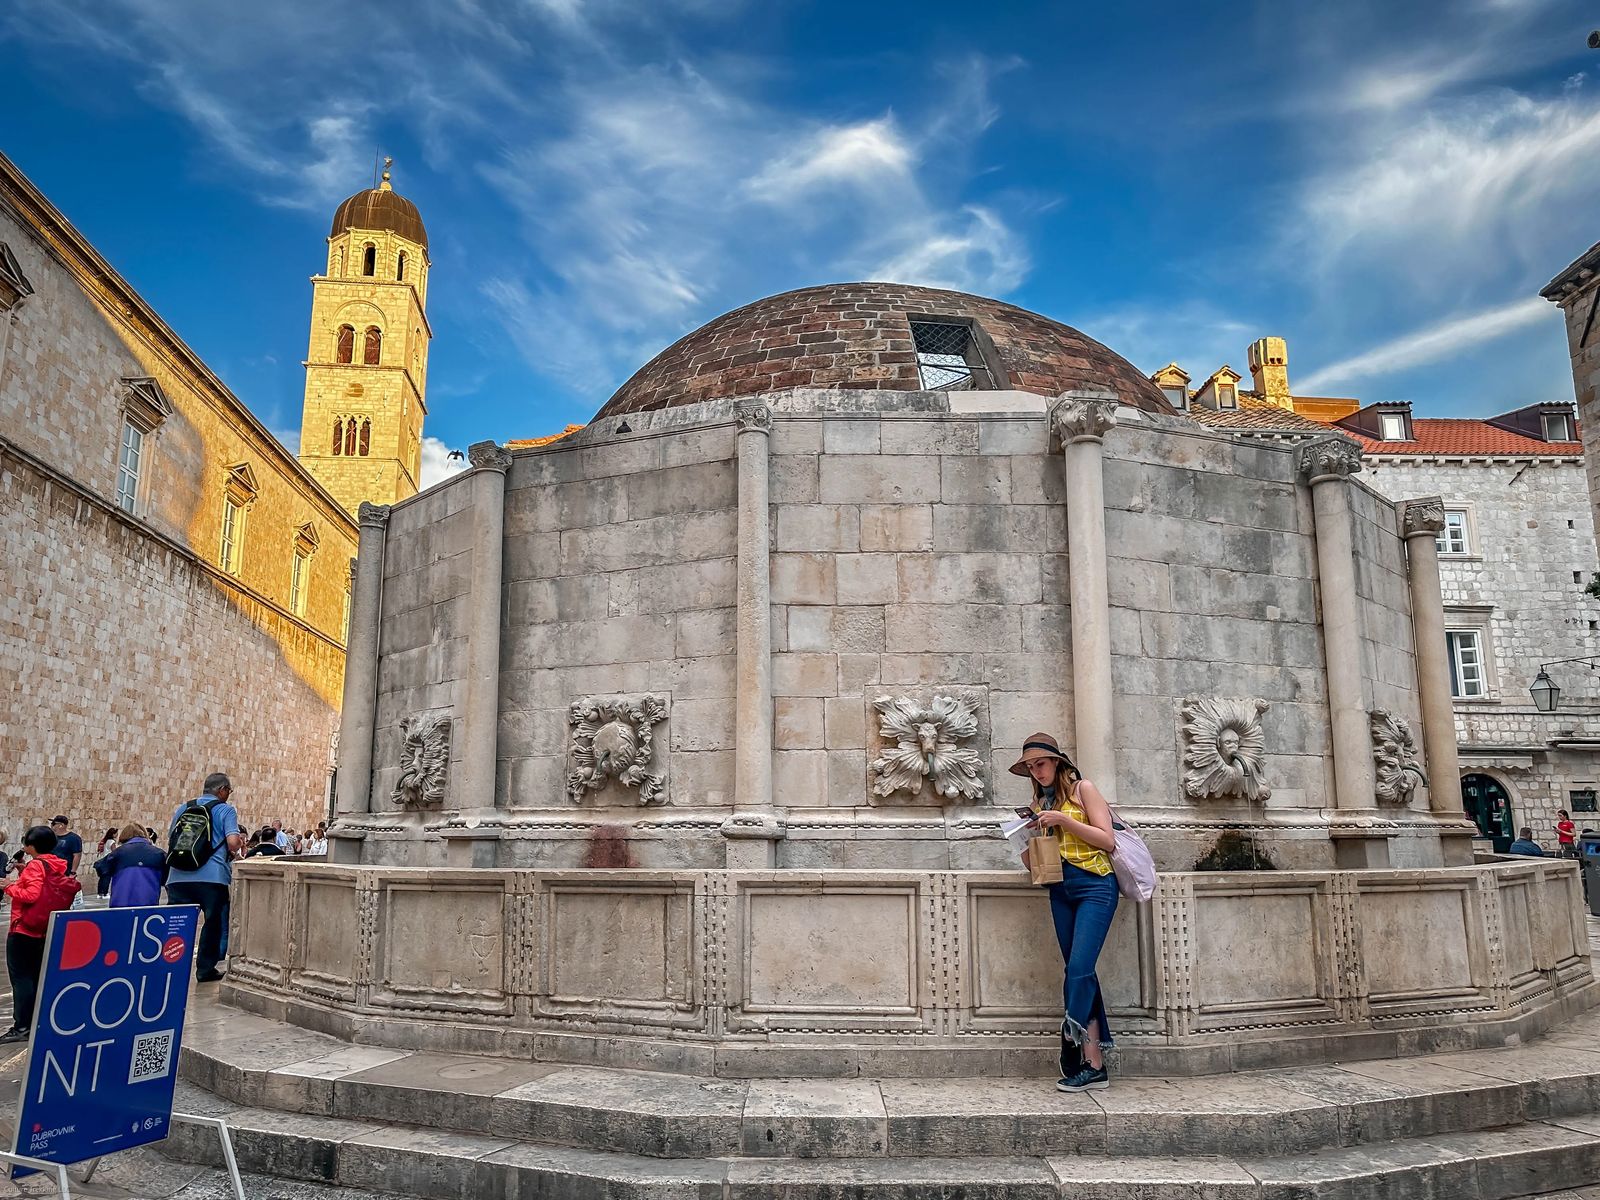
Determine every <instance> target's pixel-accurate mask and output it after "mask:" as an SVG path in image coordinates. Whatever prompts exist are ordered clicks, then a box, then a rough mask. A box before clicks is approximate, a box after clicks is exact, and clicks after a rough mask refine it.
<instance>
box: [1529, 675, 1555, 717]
mask: <svg viewBox="0 0 1600 1200" xmlns="http://www.w3.org/2000/svg"><path fill="white" fill-rule="evenodd" d="M1528 690H1529V691H1530V692H1532V693H1533V706H1534V707H1535V708H1537V709H1538V710H1539V711H1540V712H1555V710H1556V702H1557V701H1559V700H1560V699H1561V689H1560V688H1558V687H1557V686H1556V685H1555V682H1554V681H1553V680H1552V679H1551V678H1550V676H1548V675H1546V674H1545V673H1544V667H1543V666H1541V667H1540V668H1539V673H1538V674H1537V675H1535V676H1534V679H1533V686H1532V687H1530V688H1529V689H1528Z"/></svg>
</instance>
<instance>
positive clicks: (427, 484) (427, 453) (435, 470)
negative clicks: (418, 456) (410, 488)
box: [418, 437, 467, 491]
mask: <svg viewBox="0 0 1600 1200" xmlns="http://www.w3.org/2000/svg"><path fill="white" fill-rule="evenodd" d="M450 454H451V447H450V446H447V445H446V444H445V443H444V442H442V441H440V440H439V439H438V438H436V437H424V438H423V439H422V478H421V480H420V481H419V483H418V486H419V488H420V490H422V491H427V490H428V489H429V488H431V487H432V486H433V485H434V484H436V483H440V482H442V481H444V480H446V479H449V478H450V476H452V475H459V474H460V473H461V472H462V471H465V470H466V469H467V463H466V460H465V458H451V457H450Z"/></svg>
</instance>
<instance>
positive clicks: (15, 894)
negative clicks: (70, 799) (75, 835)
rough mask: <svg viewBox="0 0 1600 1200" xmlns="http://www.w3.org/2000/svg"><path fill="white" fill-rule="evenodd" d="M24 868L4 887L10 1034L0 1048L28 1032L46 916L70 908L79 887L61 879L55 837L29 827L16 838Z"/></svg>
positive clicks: (63, 871) (63, 868)
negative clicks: (8, 911)
mask: <svg viewBox="0 0 1600 1200" xmlns="http://www.w3.org/2000/svg"><path fill="white" fill-rule="evenodd" d="M22 849H23V853H24V854H26V855H27V858H28V861H27V865H25V866H24V867H23V868H22V873H21V874H20V875H18V876H17V879H16V882H14V883H8V884H7V885H6V887H5V894H6V896H7V897H9V898H10V900H11V926H10V930H9V932H8V933H7V934H6V974H7V975H9V976H10V977H11V1028H10V1029H8V1030H6V1031H5V1032H4V1033H0V1045H4V1044H8V1043H11V1042H25V1041H27V1040H28V1031H29V1029H31V1028H32V1027H33V1004H34V1000H35V999H36V998H37V997H38V994H39V976H40V974H41V973H42V972H43V971H44V935H45V933H46V932H47V931H48V929H49V927H50V914H51V913H53V912H60V911H61V910H62V909H64V908H71V907H72V902H73V901H74V900H75V899H77V896H78V889H79V886H80V885H79V883H78V881H77V880H76V879H74V878H73V877H72V876H71V875H69V874H67V860H66V859H64V858H59V857H57V856H56V854H55V849H56V835H55V831H54V830H52V829H50V828H49V827H48V826H46V825H35V826H34V827H33V828H32V829H30V830H28V832H27V833H26V834H24V835H23V838H22Z"/></svg>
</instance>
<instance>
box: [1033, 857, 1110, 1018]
mask: <svg viewBox="0 0 1600 1200" xmlns="http://www.w3.org/2000/svg"><path fill="white" fill-rule="evenodd" d="M1061 874H1062V875H1063V876H1064V878H1063V879H1062V881H1061V882H1060V883H1052V884H1050V885H1049V887H1048V888H1047V889H1046V890H1047V891H1048V892H1049V893H1050V917H1051V919H1052V920H1053V921H1054V922H1055V926H1056V941H1057V942H1059V943H1060V944H1061V960H1062V963H1063V964H1064V965H1065V968H1066V971H1065V978H1064V979H1063V981H1062V985H1061V1000H1062V1006H1063V1007H1064V1008H1065V1009H1066V1013H1067V1017H1066V1022H1065V1024H1064V1025H1063V1026H1062V1032H1063V1033H1065V1034H1066V1036H1067V1037H1068V1038H1069V1039H1071V1040H1072V1041H1074V1042H1076V1043H1078V1045H1080V1046H1081V1045H1083V1035H1084V1031H1085V1029H1086V1028H1087V1026H1088V1024H1089V1022H1091V1021H1098V1022H1099V1026H1100V1045H1101V1046H1104V1047H1106V1048H1107V1049H1110V1047H1111V1045H1112V1039H1111V1027H1110V1026H1109V1025H1108V1024H1107V1023H1106V1005H1105V999H1104V997H1102V996H1101V994H1100V980H1099V977H1098V976H1096V975H1095V970H1094V968H1095V962H1096V960H1098V959H1099V957H1100V948H1101V947H1102V946H1104V945H1105V944H1106V933H1107V932H1108V931H1109V930H1110V928H1111V918H1112V917H1113V916H1115V915H1116V911H1117V877H1116V876H1115V875H1096V874H1095V873H1094V872H1093V871H1085V870H1084V869H1083V868H1082V867H1075V866H1073V865H1072V864H1071V863H1062V864H1061Z"/></svg>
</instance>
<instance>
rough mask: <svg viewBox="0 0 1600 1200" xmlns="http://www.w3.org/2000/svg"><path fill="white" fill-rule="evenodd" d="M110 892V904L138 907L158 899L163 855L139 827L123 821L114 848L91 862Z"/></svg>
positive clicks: (165, 859)
mask: <svg viewBox="0 0 1600 1200" xmlns="http://www.w3.org/2000/svg"><path fill="white" fill-rule="evenodd" d="M94 869H95V871H96V872H97V873H98V874H99V876H100V882H101V883H102V884H104V885H105V888H106V890H105V891H104V892H102V893H101V895H106V894H107V893H109V894H110V896H111V907H112V908H138V907H141V906H143V905H146V904H160V903H161V880H162V878H163V877H164V876H165V875H166V873H167V856H166V855H165V854H163V853H161V851H160V850H157V849H156V847H155V844H154V843H152V842H151V841H150V839H149V838H148V837H146V836H145V832H144V829H143V827H141V826H139V825H133V824H129V825H124V826H123V827H122V833H121V835H120V836H119V837H118V839H117V844H116V847H115V849H113V850H112V851H111V853H110V854H107V855H106V856H105V857H104V858H101V859H99V860H98V861H97V862H96V863H95V864H94Z"/></svg>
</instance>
